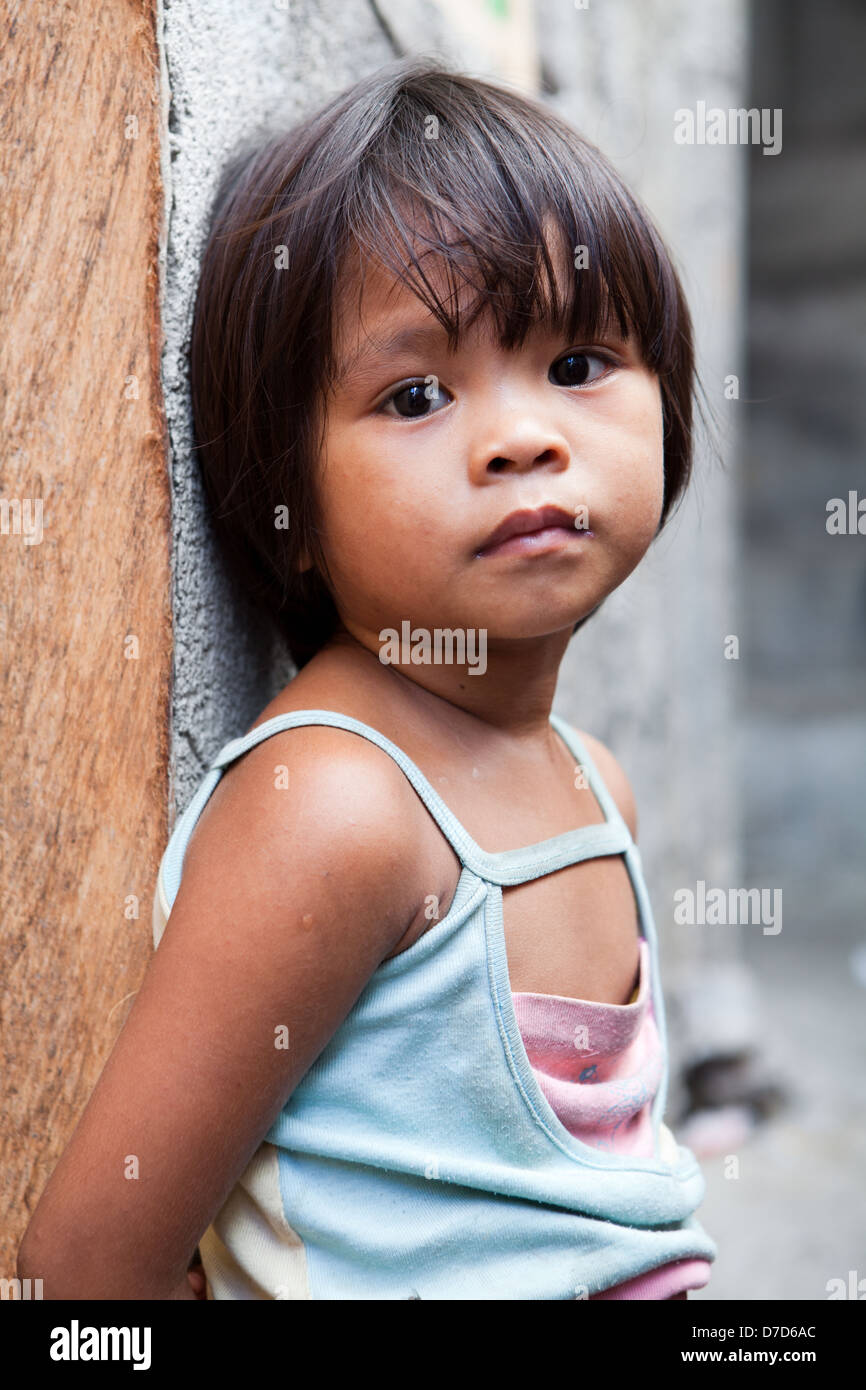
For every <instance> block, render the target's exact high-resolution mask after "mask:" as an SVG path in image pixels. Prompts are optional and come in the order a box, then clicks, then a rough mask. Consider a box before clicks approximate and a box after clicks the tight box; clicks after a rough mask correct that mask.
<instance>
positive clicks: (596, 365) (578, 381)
mask: <svg viewBox="0 0 866 1390" xmlns="http://www.w3.org/2000/svg"><path fill="white" fill-rule="evenodd" d="M609 366H610V363H609V362H606V361H605V359H604V358H603V357H597V356H596V355H595V353H591V352H568V353H566V355H565V356H564V357H560V358H559V360H558V361H556V362H554V364H553V366H552V367H551V369H550V371H551V376H552V377H553V379H554V381H555V384H556V385H557V386H586V385H587V384H588V383H591V382H593V381H597V380H598V378H599V377H600V376H603V375H604V373H605V372H606V371H607V370H608V368H609Z"/></svg>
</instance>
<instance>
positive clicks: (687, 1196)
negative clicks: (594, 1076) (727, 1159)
mask: <svg viewBox="0 0 866 1390" xmlns="http://www.w3.org/2000/svg"><path fill="white" fill-rule="evenodd" d="M550 723H551V725H552V726H553V728H554V729H555V730H556V732H557V733H558V734H559V735H560V736H561V738H562V739H563V741H564V742H565V744H566V746H567V747H568V749H569V750H570V752H571V753H572V754H573V756H574V758H575V761H576V763H579V764H580V765H581V766H582V767H583V769H584V771H585V774H586V778H587V780H588V782H589V785H590V787H591V788H592V790H593V792H594V793H595V796H596V798H597V799H598V802H599V804H600V806H601V808H602V811H603V813H604V815H605V817H606V820H605V823H604V824H595V825H587V826H583V827H580V828H578V829H575V830H570V831H566V832H565V833H563V834H561V835H556V836H554V837H553V838H552V839H548V840H542V841H540V842H539V843H537V844H532V845H527V846H526V847H524V848H522V849H511V850H502V851H499V852H489V851H486V850H483V849H481V848H480V846H478V845H477V844H476V843H475V841H474V840H473V839H472V838H471V836H470V835H469V834H468V833H467V831H466V830H465V829H464V828H463V826H462V825H461V824H460V823H459V821H458V820H457V819H456V817H455V816H454V815H453V814H452V813H451V811H450V810H449V809H448V807H447V806H446V805H445V804H444V802H443V801H442V799H441V797H440V796H439V794H438V792H436V791H435V789H434V788H433V786H432V785H431V784H430V782H429V781H428V780H427V778H426V777H425V776H424V775H423V773H422V772H421V771H420V769H419V768H418V767H417V766H416V765H415V763H413V762H412V761H411V759H410V758H408V757H407V756H406V754H405V753H404V752H403V751H402V750H401V749H400V748H398V747H397V746H396V745H395V744H394V743H392V742H391V741H390V740H389V739H387V738H385V737H384V735H383V734H381V733H379V732H378V731H377V730H376V729H373V728H371V727H370V726H369V725H367V724H363V723H361V722H360V721H359V720H357V719H353V718H351V717H350V716H348V715H343V714H337V713H334V712H333V711H331V710H298V711H295V712H293V713H290V714H285V715H279V716H277V717H276V718H274V719H270V720H268V721H267V722H266V723H264V724H262V725H260V726H259V727H258V728H257V729H255V730H253V731H252V732H251V733H248V734H247V735H245V736H244V737H243V738H238V739H234V740H232V742H230V743H228V744H227V745H226V746H225V747H224V748H223V749H222V751H221V752H220V753H219V755H218V756H217V757H216V758H215V759H214V761H213V762H212V764H211V766H210V768H209V770H208V772H207V774H206V775H205V777H204V780H203V781H202V783H201V785H200V787H199V789H198V791H197V792H196V794H195V796H194V797H193V799H192V801H191V802H190V804H189V806H188V807H187V809H186V811H185V812H184V814H183V815H182V816H181V817H180V819H179V820H178V822H177V825H176V826H175V829H174V832H173V834H172V836H171V839H170V841H169V844H168V847H167V849H166V851H165V854H164V856H163V859H162V862H161V865H160V871H159V877H158V885H157V893H156V896H155V900H154V916H153V926H154V945H155V946H158V944H159V940H160V938H161V936H162V932H163V930H164V928H165V923H166V920H167V917H168V914H169V912H170V911H171V906H172V904H173V902H174V899H175V896H176V894H177V891H178V887H179V885H180V879H181V872H182V867H183V858H184V853H185V850H186V846H187V843H188V841H189V838H190V836H191V834H192V831H193V829H194V827H195V825H196V822H197V821H198V818H199V816H200V815H201V813H202V810H203V809H204V806H205V803H206V802H207V800H208V797H209V796H210V795H211V793H212V792H213V790H214V788H215V787H216V785H217V783H218V782H219V780H220V778H221V777H222V775H223V771H224V769H225V768H226V767H228V766H229V764H231V763H232V762H234V761H235V759H237V758H239V757H240V756H241V755H242V754H244V753H246V752H247V751H248V750H249V749H251V748H253V747H255V745H256V744H258V743H260V742H261V741H262V740H263V739H266V738H268V737H269V736H270V735H271V734H275V733H277V732H278V731H280V730H283V729H292V728H297V727H298V726H300V725H305V724H319V725H322V724H324V725H330V726H332V727H334V728H340V729H346V730H348V731H350V732H353V733H356V734H360V735H361V736H362V737H364V738H367V739H369V740H370V741H371V742H372V743H375V744H376V745H377V746H378V747H379V748H382V749H383V750H384V751H385V752H386V753H388V754H389V755H390V756H391V757H392V758H393V759H394V760H395V762H396V763H397V764H398V765H399V766H400V767H401V768H402V770H403V771H404V773H405V774H406V776H407V777H408V778H409V781H410V782H411V783H412V786H413V787H414V789H415V791H416V792H417V793H418V795H419V796H420V797H421V799H422V801H423V802H424V804H425V806H426V807H427V809H428V811H429V812H430V814H431V816H432V817H433V819H434V820H435V821H436V823H437V825H438V826H439V828H440V830H441V831H442V833H443V835H444V836H445V837H446V839H447V840H448V842H449V844H450V845H451V846H452V848H453V849H454V852H455V854H456V855H457V856H458V858H459V860H460V863H461V872H460V877H459V881H458V884H457V889H456V892H455V894H454V898H453V900H452V903H451V905H450V908H449V910H448V912H447V914H446V915H445V916H444V917H443V918H442V919H441V920H440V921H438V922H435V923H434V924H433V926H431V927H429V928H428V929H427V930H426V931H425V933H424V934H423V935H422V936H420V937H419V938H418V939H417V940H416V941H415V942H414V943H413V944H412V945H411V946H410V947H409V948H408V949H407V950H404V951H403V952H401V953H400V954H399V955H397V956H393V957H392V958H391V959H389V960H386V961H383V962H382V963H381V964H380V965H379V967H378V968H377V969H376V970H375V971H374V972H373V974H372V976H371V977H370V979H369V981H368V983H367V985H366V987H365V988H364V990H363V992H362V993H361V995H360V996H359V998H358V1000H357V1001H356V1003H355V1005H354V1007H353V1008H352V1010H351V1012H350V1013H349V1014H348V1016H347V1017H346V1019H345V1020H344V1022H343V1023H342V1024H341V1026H340V1027H339V1029H338V1030H337V1032H336V1033H335V1034H334V1036H333V1037H332V1038H331V1040H330V1042H329V1043H328V1044H327V1046H326V1047H325V1048H324V1050H323V1051H322V1052H321V1053H320V1055H319V1057H318V1058H317V1059H316V1061H315V1062H314V1063H313V1065H312V1066H311V1067H310V1069H309V1070H308V1071H307V1073H306V1075H305V1076H304V1077H303V1078H302V1080H301V1081H300V1082H299V1083H298V1085H297V1086H296V1087H295V1089H294V1091H293V1092H292V1094H291V1096H290V1097H289V1100H288V1101H287V1103H286V1105H285V1106H284V1108H283V1110H282V1111H281V1112H280V1114H279V1116H278V1117H277V1119H276V1121H275V1123H274V1124H273V1125H272V1127H271V1129H270V1130H269V1131H268V1133H267V1135H266V1136H265V1139H264V1141H263V1142H262V1144H261V1145H260V1146H259V1148H258V1149H257V1150H256V1153H255V1154H254V1156H253V1158H252V1160H251V1161H250V1163H249V1165H248V1167H247V1168H246V1170H245V1171H244V1173H243V1174H242V1175H241V1177H240V1178H239V1179H238V1182H237V1183H236V1185H235V1187H234V1188H233V1189H232V1192H231V1194H230V1195H229V1198H228V1199H227V1201H226V1202H225V1203H224V1205H223V1207H222V1208H221V1209H220V1211H219V1213H218V1214H217V1216H216V1217H215V1218H214V1220H213V1222H212V1224H211V1225H210V1226H209V1227H208V1229H207V1231H206V1232H205V1234H204V1235H203V1236H202V1239H201V1241H200V1242H199V1249H200V1251H201V1255H202V1262H203V1265H204V1269H205V1274H206V1276H207V1282H208V1297H209V1298H214V1299H392V1298H393V1299H407V1298H432V1299H473V1300H477V1299H574V1298H588V1297H589V1295H590V1294H594V1293H597V1292H599V1291H600V1290H602V1289H607V1288H610V1287H611V1286H612V1285H614V1284H619V1283H622V1282H624V1281H625V1280H627V1279H632V1278H634V1277H636V1276H637V1275H639V1274H643V1273H645V1272H646V1271H648V1270H651V1269H655V1268H657V1267H658V1266H659V1265H663V1264H666V1263H668V1262H670V1261H673V1260H679V1259H689V1258H704V1259H708V1260H713V1259H715V1257H716V1254H717V1248H716V1245H715V1243H714V1242H713V1241H712V1240H711V1239H710V1238H709V1236H708V1235H707V1234H706V1233H705V1231H704V1230H703V1228H702V1227H701V1225H700V1224H699V1222H698V1221H697V1219H696V1217H695V1215H694V1213H695V1210H696V1208H697V1207H698V1206H699V1205H700V1203H701V1201H702V1200H703V1196H704V1191H705V1182H704V1178H703V1174H702V1173H701V1170H700V1168H699V1166H698V1163H697V1161H696V1159H695V1157H694V1155H693V1154H692V1153H691V1152H690V1151H689V1150H688V1149H686V1148H684V1147H682V1146H681V1145H678V1144H677V1142H676V1140H675V1139H674V1137H673V1135H672V1134H671V1132H670V1130H669V1129H668V1128H667V1126H666V1125H665V1124H664V1123H663V1114H664V1108H665V1097H666V1094H667V1086H668V1074H669V1065H668V1052H667V1034H666V1027H665V1016H664V1004H663V999H662V993H661V989H660V984H659V973H658V944H657V939H656V931H655V925H654V922H653V917H652V911H651V908H650V903H649V898H648V895H647V891H646V886H645V883H644V878H643V873H642V870H641V861H640V854H639V852H638V849H637V846H636V845H635V844H634V841H633V840H632V837H631V834H630V832H629V829H628V826H627V825H626V823H625V821H624V820H623V818H622V816H621V815H620V813H619V811H618V809H617V806H616V803H615V802H614V800H613V798H612V797H611V795H610V793H609V792H608V790H607V787H606V786H605V785H604V783H603V781H602V779H601V777H600V776H599V773H598V770H597V769H596V767H595V765H594V763H593V761H592V758H591V757H590V756H589V753H588V751H587V749H586V747H585V746H584V744H583V742H582V741H581V740H580V738H579V737H578V735H577V734H576V733H575V731H574V730H573V729H572V728H571V726H570V725H569V724H567V723H566V722H565V721H564V720H563V719H561V718H560V717H559V716H557V715H553V714H552V715H551V716H550ZM612 854H622V855H623V856H624V858H625V863H626V866H627V868H628V872H629V875H630V878H631V882H632V885H633V888H634V892H635V897H636V900H637V905H638V910H639V916H640V930H641V935H642V936H644V937H645V938H646V941H647V943H648V947H649V953H650V961H651V977H652V978H651V995H652V1000H653V1010H654V1015H655V1020H656V1025H657V1028H658V1030H659V1035H660V1037H661V1043H662V1049H663V1057H664V1066H663V1072H662V1078H661V1082H660V1084H659V1088H658V1091H657V1093H656V1096H655V1099H654V1101H653V1104H652V1111H651V1114H652V1125H653V1137H654V1143H655V1153H654V1157H653V1158H651V1159H650V1158H635V1157H633V1156H631V1155H628V1154H622V1153H620V1154H617V1153H614V1152H607V1151H605V1150H601V1149H596V1148H593V1147H590V1146H589V1145H587V1144H584V1143H582V1142H580V1141H579V1140H578V1139H576V1138H574V1137H573V1136H572V1135H571V1134H570V1133H569V1131H568V1130H567V1129H566V1128H565V1126H564V1125H563V1124H562V1123H561V1122H560V1120H559V1119H558V1117H557V1115H556V1114H555V1112H554V1111H553V1109H552V1108H551V1106H550V1105H549V1104H548V1101H547V1099H546V1098H545V1096H544V1093H543V1091H542V1090H541V1087H540V1085H539V1083H538V1079H537V1077H536V1075H535V1073H534V1071H533V1069H532V1066H531V1063H530V1060H529V1057H528V1055H527V1052H526V1049H525V1047H524V1044H523V1041H522V1038H521V1034H520V1030H519V1028H518V1025H517V1019H516V1016H515V1011H514V1007H513V1002H512V995H511V987H510V981H509V977H508V967H507V959H506V948H505V937H504V932H503V915H502V888H503V887H504V886H506V885H511V884H518V883H525V882H527V881H528V880H530V879H535V878H540V877H542V876H543V875H545V874H549V873H553V872H554V871H555V870H557V869H561V868H564V867H565V866H566V865H570V864H577V863H579V862H580V861H581V860H585V859H591V858H594V857H596V856H599V855H612Z"/></svg>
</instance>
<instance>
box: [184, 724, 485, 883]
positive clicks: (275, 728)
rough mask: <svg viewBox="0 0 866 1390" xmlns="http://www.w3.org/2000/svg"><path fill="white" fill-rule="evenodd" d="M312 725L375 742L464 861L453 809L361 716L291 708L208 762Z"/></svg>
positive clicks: (223, 763)
mask: <svg viewBox="0 0 866 1390" xmlns="http://www.w3.org/2000/svg"><path fill="white" fill-rule="evenodd" d="M311 724H312V725H316V724H318V725H323V724H324V725H328V726H330V727H331V728H335V729H346V730H348V732H349V733H353V734H360V735H361V737H362V738H366V739H368V740H369V742H370V743H375V744H376V745H377V747H379V748H381V749H382V751H383V752H385V753H387V754H388V755H389V757H391V758H393V760H394V762H395V763H397V765H398V766H399V767H400V768H401V769H402V771H403V772H404V773H405V775H406V777H408V779H409V781H410V782H411V783H412V786H413V787H414V788H415V791H416V792H417V793H418V795H419V796H420V798H421V800H422V801H423V802H424V805H425V806H426V807H427V810H428V811H429V812H430V814H431V816H432V817H433V819H434V820H435V822H436V824H437V825H438V827H439V829H440V830H441V831H442V834H443V835H444V836H445V838H446V839H447V841H448V843H449V844H450V845H451V847H452V848H453V849H454V851H455V853H456V854H457V855H458V857H460V859H461V862H465V861H464V859H463V855H464V853H465V852H466V851H469V850H470V849H471V846H472V844H473V842H472V840H471V837H470V836H469V835H468V833H467V831H466V830H464V828H463V826H462V825H461V824H460V822H459V821H458V819H457V817H456V816H455V815H454V813H453V811H451V810H450V809H449V808H448V807H447V806H446V805H445V802H444V801H443V800H442V798H441V796H440V795H439V793H438V792H437V791H436V789H435V787H433V786H432V784H431V783H430V781H429V780H428V779H427V778H426V777H425V776H424V773H423V772H422V771H421V769H420V768H419V767H418V766H417V764H416V763H414V762H413V761H412V759H411V758H410V757H409V756H408V754H407V753H404V752H403V749H402V748H399V747H398V746H397V744H396V743H393V742H392V741H391V739H389V738H386V737H385V735H384V734H382V733H380V732H379V730H378V729H374V728H372V727H371V725H369V724H364V723H363V722H362V721H361V720H360V719H355V718H354V717H353V716H352V715H350V714H339V713H338V712H337V711H336V710H329V709H300V710H292V711H291V712H290V713H287V714H277V715H275V716H274V718H273V719H268V720H266V721H265V723H264V724H260V725H259V727H258V728H257V729H252V730H251V731H250V733H248V734H244V736H243V737H242V738H236V739H232V741H231V742H230V743H227V744H226V745H225V747H224V748H222V749H221V750H220V752H219V753H218V754H217V756H216V757H215V758H214V760H213V762H212V763H211V765H210V767H211V771H214V770H216V769H220V770H223V769H225V768H226V767H228V765H229V764H230V763H232V762H234V761H235V759H236V758H239V757H241V755H242V754H244V753H247V752H249V750H250V749H251V748H254V747H255V746H256V744H258V743H261V742H262V740H263V739H266V738H270V736H271V734H276V733H281V732H282V731H283V730H284V729H296V728H299V727H300V726H302V725H311Z"/></svg>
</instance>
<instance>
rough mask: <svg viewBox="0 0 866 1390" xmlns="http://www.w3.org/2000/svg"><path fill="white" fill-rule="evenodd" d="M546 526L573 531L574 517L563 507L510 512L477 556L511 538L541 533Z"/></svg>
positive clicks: (480, 548) (484, 543)
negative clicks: (561, 527)
mask: <svg viewBox="0 0 866 1390" xmlns="http://www.w3.org/2000/svg"><path fill="white" fill-rule="evenodd" d="M548 526H563V527H566V528H567V529H568V530H570V531H573V530H575V525H574V515H573V513H572V512H568V511H566V510H565V508H564V507H557V506H548V507H539V508H537V509H536V510H535V511H525V510H524V511H519V512H511V513H510V514H509V515H508V516H507V517H506V518H505V520H504V521H501V522H500V523H499V525H498V526H497V527H496V529H495V530H494V531H491V533H490V535H489V536H488V537H487V539H486V540H485V541H483V542H482V544H481V545H480V546H479V547H478V551H477V552H476V553H477V554H479V555H481V554H483V553H484V551H485V550H490V549H491V548H492V547H493V546H495V545H501V543H502V542H503V541H507V540H508V539H509V538H510V537H511V536H526V535H529V534H530V533H531V532H533V531H543V530H545V529H546V528H547V527H548Z"/></svg>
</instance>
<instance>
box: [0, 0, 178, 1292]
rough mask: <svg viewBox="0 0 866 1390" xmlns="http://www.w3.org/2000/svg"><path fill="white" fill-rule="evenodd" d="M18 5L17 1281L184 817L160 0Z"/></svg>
mask: <svg viewBox="0 0 866 1390" xmlns="http://www.w3.org/2000/svg"><path fill="white" fill-rule="evenodd" d="M4 9H5V10H6V13H5V15H4V17H3V19H2V32H3V39H2V40H0V42H2V45H3V48H4V53H3V58H4V63H3V70H4V76H3V97H2V107H3V110H2V153H0V160H2V164H0V180H2V181H0V221H2V229H3V235H2V247H3V257H4V273H3V275H2V277H0V306H2V322H3V328H2V332H0V354H2V361H0V366H2V383H3V404H2V439H3V451H2V462H0V566H2V577H0V595H2V597H0V639H2V666H0V709H2V716H0V740H2V744H0V758H2V791H0V920H2V955H0V1047H2V1069H3V1083H2V1097H3V1099H2V1110H3V1122H2V1126H0V1276H3V1277H7V1278H9V1277H13V1276H14V1273H15V1253H16V1250H17V1246H18V1242H19V1239H20V1236H21V1234H22V1232H23V1230H24V1227H25V1226H26V1224H27V1221H28V1220H29V1214H30V1212H31V1211H32V1209H33V1207H34V1205H35V1203H36V1201H37V1200H38V1198H39V1195H40V1193H41V1191H42V1188H43V1186H44V1185H45V1182H46V1181H47V1179H48V1177H49V1175H50V1173H51V1170H52V1169H53V1167H54V1165H55V1163H56V1162H57V1159H58V1157H59V1155H60V1153H61V1151H62V1149H63V1147H64V1145H65V1143H66V1141H67V1139H68V1138H69V1135H70V1134H71V1132H72V1130H73V1128H74V1127H75V1124H76V1123H77V1120H78V1118H79V1116H80V1114H81V1112H82V1110H83V1108H84V1106H85V1104H86V1102H87V1098H88V1096H89V1094H90V1092H91V1090H92V1089H93V1086H94V1084H95V1082H96V1081H97V1079H98V1077H99V1074H100V1072H101V1070H102V1067H103V1065H104V1063H105V1061H106V1060H107V1058H108V1055H109V1053H110V1051H111V1048H112V1046H113V1044H114V1041H115V1039H116V1037H117V1035H118V1033H119V1031H120V1029H121V1028H122V1026H123V1023H124V1021H125V1018H126V1015H127V1013H128V1011H129V1008H130V1007H131V997H132V996H133V995H134V993H135V991H136V990H137V988H138V986H139V984H140V982H141V979H142V976H143V973H144V970H145V967H146V964H147V961H148V958H149V956H150V952H151V936H150V911H151V902H152V893H153V888H154V882H155V874H156V869H157V865H158V861H159V856H160V854H161V852H162V848H163V846H164V844H165V838H166V833H167V811H168V770H167V757H168V725H167V721H168V709H169V684H170V670H171V613H170V568H169V565H170V496H169V482H168V473H167V467H166V449H167V441H166V431H165V423H164V414H163V404H162V396H161V391H160V384H159V353H160V328H159V322H160V313H159V256H158V253H159V244H160V236H161V222H162V218H163V192H162V187H161V178H160V144H161V141H160V129H161V124H162V120H163V117H162V114H161V85H160V68H159V56H158V47H157V33H156V13H155V11H156V6H155V4H154V3H153V0H140V3H127V4H113V5H108V6H106V5H103V4H99V3H96V0H85V3H83V4H78V5H75V6H70V5H64V6H60V5H45V6H42V5H11V6H8V7H4ZM28 499H29V503H30V506H29V508H28V506H27V505H26V502H27V500H28ZM4 503H5V505H3V504H4ZM22 503H24V504H25V505H24V506H23V508H22V507H21V506H20V505H19V504H22ZM40 508H41V536H40V529H39V524H38V523H39V520H40V517H39V513H40ZM28 526H29V527H31V528H32V529H30V532H29V534H30V535H31V536H32V537H33V541H32V542H30V541H28V539H27V538H26V536H25V529H27V528H28ZM37 538H38V539H37Z"/></svg>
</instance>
